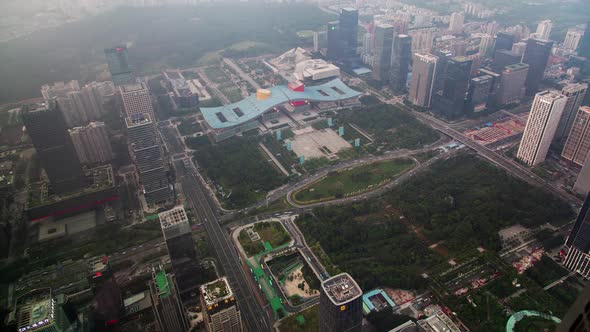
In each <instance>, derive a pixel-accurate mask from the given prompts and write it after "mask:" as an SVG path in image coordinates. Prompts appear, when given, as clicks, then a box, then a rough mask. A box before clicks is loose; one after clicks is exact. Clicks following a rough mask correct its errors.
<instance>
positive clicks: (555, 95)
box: [535, 90, 567, 101]
mask: <svg viewBox="0 0 590 332" xmlns="http://www.w3.org/2000/svg"><path fill="white" fill-rule="evenodd" d="M537 96H538V97H541V98H542V99H543V100H545V101H554V100H558V99H563V98H567V97H566V96H564V95H562V94H561V93H559V92H557V91H555V90H545V91H541V92H539V93H537ZM535 99H536V98H535Z"/></svg>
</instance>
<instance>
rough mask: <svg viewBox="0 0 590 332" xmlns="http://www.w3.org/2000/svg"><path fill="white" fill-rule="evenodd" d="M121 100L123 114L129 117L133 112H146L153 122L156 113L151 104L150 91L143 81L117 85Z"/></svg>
mask: <svg viewBox="0 0 590 332" xmlns="http://www.w3.org/2000/svg"><path fill="white" fill-rule="evenodd" d="M119 92H120V93H121V100H122V101H123V108H124V110H125V114H126V115H127V116H128V117H131V116H133V115H135V114H148V115H149V117H150V119H151V121H153V122H154V123H155V121H156V114H155V113H154V107H153V105H152V99H151V97H150V92H149V90H148V88H147V86H146V85H145V83H135V84H126V85H121V86H119Z"/></svg>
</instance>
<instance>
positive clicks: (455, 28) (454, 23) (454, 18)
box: [449, 12, 465, 34]
mask: <svg viewBox="0 0 590 332" xmlns="http://www.w3.org/2000/svg"><path fill="white" fill-rule="evenodd" d="M464 23H465V14H464V13H463V12H456V13H453V14H451V20H450V22H449V32H450V33H452V34H459V33H463V24H464Z"/></svg>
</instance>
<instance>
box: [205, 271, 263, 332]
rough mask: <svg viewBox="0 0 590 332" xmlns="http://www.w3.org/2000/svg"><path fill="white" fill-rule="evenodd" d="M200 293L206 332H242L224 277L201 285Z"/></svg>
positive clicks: (231, 292) (234, 300) (234, 303)
mask: <svg viewBox="0 0 590 332" xmlns="http://www.w3.org/2000/svg"><path fill="white" fill-rule="evenodd" d="M200 293H201V308H202V309H203V321H204V322H205V328H206V329H207V332H242V330H243V327H242V315H241V314H240V311H239V309H238V306H237V305H236V298H235V296H234V293H233V291H232V289H231V287H230V286H229V282H228V281H227V278H226V277H223V278H220V279H217V280H214V281H212V282H209V283H206V284H204V285H202V286H201V292H200ZM261 314H262V313H261Z"/></svg>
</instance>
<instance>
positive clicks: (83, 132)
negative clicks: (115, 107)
mask: <svg viewBox="0 0 590 332" xmlns="http://www.w3.org/2000/svg"><path fill="white" fill-rule="evenodd" d="M70 136H71V137H72V142H73V144H74V148H75V149H76V154H77V155H78V159H80V162H81V163H83V164H94V163H106V162H109V161H111V160H112V159H113V149H112V148H111V142H110V140H109V134H108V131H107V128H106V126H105V124H104V122H91V123H89V124H88V125H87V126H84V127H75V128H73V129H70Z"/></svg>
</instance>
